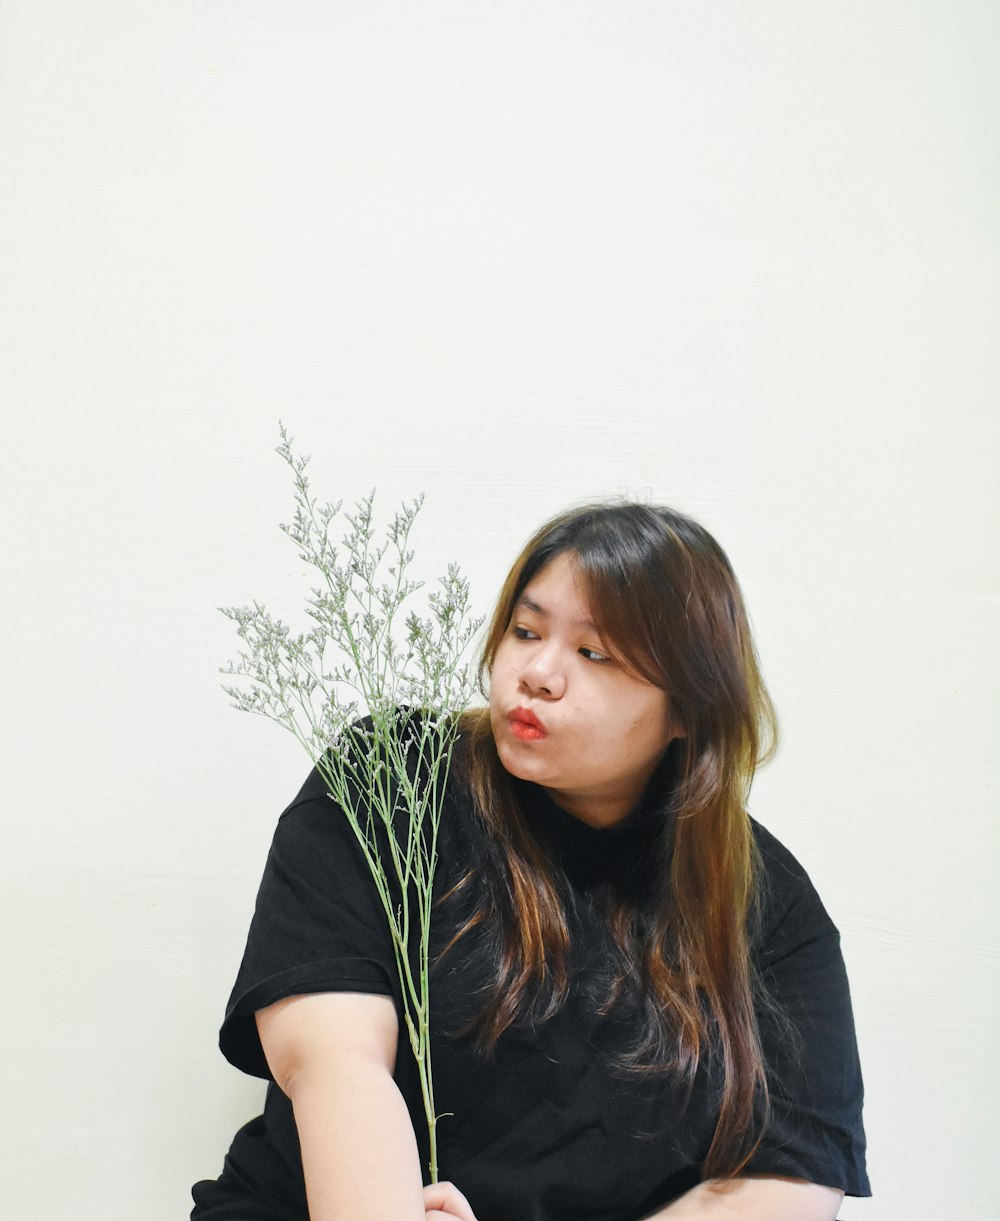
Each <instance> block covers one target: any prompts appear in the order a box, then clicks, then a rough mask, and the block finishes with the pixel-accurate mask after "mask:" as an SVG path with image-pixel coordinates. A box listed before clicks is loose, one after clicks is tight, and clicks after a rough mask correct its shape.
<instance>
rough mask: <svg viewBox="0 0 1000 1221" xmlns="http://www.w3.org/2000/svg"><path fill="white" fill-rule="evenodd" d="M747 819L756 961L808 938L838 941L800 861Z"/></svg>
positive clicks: (768, 960) (770, 960)
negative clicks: (752, 846) (754, 871)
mask: <svg viewBox="0 0 1000 1221" xmlns="http://www.w3.org/2000/svg"><path fill="white" fill-rule="evenodd" d="M750 822H751V826H752V828H753V834H754V840H755V842H756V845H757V852H758V859H759V870H758V877H757V928H756V937H755V949H756V952H757V954H758V956H759V958H760V961H761V965H762V966H772V965H774V964H775V963H776V962H777V961H778V960H779V959H780V958H781V957H783V956H784V954H786V953H788V952H790V951H791V950H793V949H796V948H801V947H803V946H805V945H807V944H810V943H812V942H816V941H826V942H830V943H832V944H833V945H838V944H839V934H838V932H837V928H836V925H835V924H834V923H833V921H832V920H831V919H830V916H829V914H828V913H827V910H826V908H825V907H824V906H823V901H822V900H821V899H820V897H819V895H818V894H817V892H816V888H815V886H814V885H813V883H812V881H811V879H810V877H809V874H808V873H807V872H806V870H805V868H804V866H803V865H802V864H801V862H800V861H799V860H798V859H797V857H795V856H794V855H793V854H792V853H791V852H790V851H789V850H788V849H787V848H786V847H785V845H784V844H782V843H781V841H780V840H778V839H777V838H776V837H775V836H774V835H772V834H771V832H770V831H768V830H767V828H766V827H764V826H762V825H761V824H760V823H759V822H757V821H756V820H755V819H751V820H750Z"/></svg>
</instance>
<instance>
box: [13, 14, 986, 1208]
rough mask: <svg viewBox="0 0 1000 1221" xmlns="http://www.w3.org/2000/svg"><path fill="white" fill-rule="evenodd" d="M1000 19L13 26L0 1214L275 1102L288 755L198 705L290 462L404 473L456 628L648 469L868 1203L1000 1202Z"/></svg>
mask: <svg viewBox="0 0 1000 1221" xmlns="http://www.w3.org/2000/svg"><path fill="white" fill-rule="evenodd" d="M998 35H1000V10H998V8H997V6H996V5H995V4H994V3H992V2H991V0H979V2H973V0H895V2H890V0H844V2H841V3H837V4H833V3H818V2H816V0H728V2H724V3H711V2H705V3H693V2H691V3H675V2H669V0H662V2H649V3H635V2H631V0H615V2H613V3H612V2H610V0H608V2H605V3H597V2H594V0H573V2H569V0H561V2H557V3H552V2H545V0H530V2H524V0H516V2H512V0H503V2H502V3H469V2H468V0H465V2H459V0H454V2H452V3H437V2H435V3H406V2H404V0H396V2H395V3H377V2H371V0H369V2H367V3H365V4H353V3H342V2H337V0H324V2H320V0H316V2H313V3H307V2H305V0H281V3H278V2H274V3H264V2H263V0H213V2H212V3H205V2H204V0H145V2H135V3H131V4H129V3H126V2H125V0H7V2H6V3H5V4H3V6H2V7H0V182H2V187H0V192H2V216H0V246H2V250H0V257H2V271H0V280H2V282H0V294H2V310H3V319H2V336H3V339H2V347H0V366H2V369H0V372H2V379H0V386H2V391H0V393H2V396H3V398H2V409H3V431H2V450H3V471H2V484H0V486H2V488H3V492H4V496H5V511H4V513H3V514H2V524H0V529H2V530H3V543H4V548H3V556H4V561H3V565H4V566H3V572H4V580H3V582H2V586H3V592H2V598H3V624H4V627H3V635H2V638H3V651H4V658H3V663H2V664H3V675H4V679H3V687H4V691H5V696H4V699H3V717H4V731H3V734H2V741H3V745H4V755H5V759H4V764H3V769H2V785H3V799H2V800H3V805H2V809H3V819H4V837H3V838H4V846H3V850H2V853H0V874H2V898H0V904H2V910H0V937H2V939H3V974H4V978H5V981H6V983H5V989H4V991H5V1000H4V1003H3V1006H2V1008H0V1033H2V1038H3V1045H4V1047H5V1048H6V1054H5V1057H4V1059H5V1069H4V1074H3V1077H4V1091H3V1092H4V1100H3V1107H2V1114H3V1119H2V1121H0V1122H2V1123H3V1125H4V1129H5V1131H4V1133H3V1136H2V1140H0V1147H2V1149H3V1160H4V1164H5V1170H4V1173H3V1175H2V1177H0V1201H2V1202H3V1211H4V1213H5V1215H8V1216H11V1217H17V1218H18V1219H19V1221H36V1219H37V1221H97V1219H98V1218H99V1219H100V1221H125V1219H128V1221H132V1218H135V1217H138V1216H142V1217H144V1218H147V1219H148V1221H168V1219H172V1218H178V1217H182V1216H186V1215H187V1210H188V1208H189V1203H188V1197H187V1192H188V1186H189V1184H190V1183H191V1181H193V1180H194V1179H197V1178H199V1177H203V1176H207V1175H214V1174H215V1173H217V1171H218V1169H219V1167H220V1164H221V1158H222V1155H223V1153H224V1151H225V1149H226V1147H227V1144H228V1141H229V1139H230V1137H231V1135H232V1132H233V1131H234V1129H235V1127H236V1126H237V1125H238V1124H239V1123H241V1122H243V1120H245V1119H246V1118H249V1116H250V1115H251V1114H253V1113H254V1111H255V1108H256V1107H257V1106H258V1104H259V1101H260V1098H261V1088H260V1085H259V1083H255V1082H252V1081H248V1080H244V1079H242V1078H241V1077H240V1076H239V1074H237V1073H236V1072H235V1070H232V1069H230V1068H229V1067H228V1066H227V1065H226V1064H225V1062H224V1061H223V1060H222V1059H221V1057H220V1055H219V1054H218V1052H217V1051H216V1049H215V1034H216V1028H217V1026H218V1023H219V1020H220V1017H221V1013H222V1009H223V1005H224V1003H225V1000H226V997H227V995H228V990H229V987H230V985H231V982H232V978H233V976H234V973H235V970H236V966H237V964H238V960H239V956H240V952H241V949H242V944H243V938H244V936H245V932H246V926H247V922H248V919H249V915H250V911H251V906H252V902H253V896H254V893H255V889H256V885H257V879H258V875H259V871H260V868H261V865H262V863H263V858H264V854H265V852H266V848H267V844H268V841H269V838H270V834H271V830H272V827H273V823H274V820H275V818H276V816H277V813H278V812H279V810H280V809H281V808H282V806H283V805H284V803H285V802H286V801H287V800H288V798H289V797H290V796H291V795H292V794H293V792H294V791H295V790H296V788H297V786H298V784H299V782H300V779H301V777H302V776H303V774H304V771H305V769H306V766H307V762H306V760H305V758H304V756H303V757H301V758H300V757H299V754H298V753H297V750H298V748H297V747H296V746H295V744H294V743H293V742H292V741H291V739H289V740H288V741H285V740H284V739H283V737H282V735H281V734H279V732H278V730H277V729H274V728H273V727H272V726H270V725H267V724H266V723H264V722H260V721H256V720H253V719H251V718H249V717H245V716H239V715H237V714H236V713H235V712H233V711H231V710H229V708H228V707H227V703H226V700H225V698H224V697H223V696H222V695H221V693H220V692H219V690H218V687H217V682H218V676H217V674H216V672H215V671H216V667H217V666H218V665H219V664H221V663H222V662H223V661H225V660H226V659H227V658H228V657H229V656H230V655H231V653H232V650H233V646H234V637H233V634H232V632H231V629H230V625H229V624H228V623H227V622H226V621H224V620H223V619H222V618H221V616H219V615H218V614H217V613H216V609H215V608H216V607H217V606H219V605H221V604H226V603H233V602H243V601H247V600H249V599H252V598H254V597H257V598H261V599H264V600H266V601H268V602H269V603H271V604H272V605H273V607H274V608H275V609H276V610H281V611H283V612H286V613H289V612H292V611H294V608H295V607H296V606H297V605H298V602H299V600H300V594H301V593H302V590H303V573H302V572H301V566H300V565H299V563H298V561H297V560H296V558H295V555H294V552H293V550H292V548H291V547H290V546H289V545H288V544H287V542H286V540H285V539H284V537H283V536H282V535H281V534H280V533H279V532H278V530H277V528H276V527H277V523H278V522H279V521H282V520H287V518H288V516H289V511H290V504H291V498H290V488H289V483H288V480H287V478H286V476H285V471H284V468H283V467H282V465H281V463H280V461H279V459H277V458H276V457H274V456H273V454H272V453H271V450H272V448H273V446H274V444H275V443H276V442H277V421H278V419H279V418H283V419H284V420H286V421H287V423H288V425H289V427H290V429H291V431H292V433H293V434H294V435H295V436H296V438H297V439H298V444H299V448H300V449H302V450H304V451H307V452H312V453H313V454H314V461H313V472H314V479H315V482H316V485H317V487H318V488H319V489H321V490H323V491H325V492H326V493H327V494H328V495H329V496H331V497H337V496H345V497H347V498H348V500H351V499H352V498H355V497H356V496H358V495H360V494H361V493H363V492H365V491H367V490H368V489H369V488H370V487H371V486H372V485H375V484H377V485H378V488H379V492H380V495H381V500H382V504H383V505H385V506H391V505H393V504H394V503H395V502H396V501H398V500H399V499H401V498H402V497H404V496H411V495H414V494H416V493H417V492H419V491H421V490H425V491H426V493H427V507H426V510H425V512H424V515H423V525H422V528H421V530H420V533H419V537H418V539H417V544H418V549H419V552H420V556H421V559H422V561H423V563H424V564H425V565H426V567H427V569H428V571H429V572H431V573H433V572H436V571H437V570H439V569H440V568H441V567H443V565H444V563H445V561H446V560H447V559H450V558H454V559H458V560H459V561H461V562H462V563H463V565H464V566H465V568H466V570H467V571H468V572H469V574H470V575H471V577H472V579H473V582H474V587H475V591H476V596H477V601H478V603H479V604H480V605H481V606H482V607H485V606H486V604H487V603H488V601H489V599H490V597H491V595H492V593H493V591H494V588H495V586H496V585H497V582H498V580H499V578H500V576H501V574H502V572H503V570H504V568H505V565H506V564H507V563H508V562H509V560H510V559H511V557H512V556H513V554H514V552H515V551H516V549H517V548H518V547H519V545H520V543H521V541H522V540H523V538H524V537H525V535H526V533H527V532H528V531H529V529H531V528H532V527H533V526H535V525H536V524H537V523H538V522H540V521H541V520H542V519H543V518H544V517H545V516H546V515H547V514H549V513H550V512H552V511H554V510H556V509H557V508H560V507H562V506H564V505H566V504H567V503H569V502H571V501H575V500H579V499H583V498H590V497H593V496H595V495H598V494H602V493H615V492H623V491H624V492H631V493H634V494H637V495H640V496H648V497H653V498H655V499H661V500H665V501H667V502H671V503H674V504H676V505H678V506H680V507H682V508H685V509H687V510H688V511H690V512H693V513H694V514H695V515H698V516H700V517H701V518H702V519H703V520H704V521H705V523H706V524H707V525H708V526H709V527H710V528H712V529H713V530H714V531H715V532H716V533H717V535H718V536H719V538H720V539H721V540H722V541H723V543H724V545H725V546H726V547H727V548H728V550H729V551H730V554H731V556H732V558H733V560H734V562H735V564H736V566H737V570H738V571H739V572H740V573H741V575H742V578H743V582H744V585H745V589H746V592H747V596H748V599H749V602H750V606H751V611H752V614H753V616H754V619H755V622H756V626H757V630H758V633H759V642H760V647H761V652H762V654H763V658H764V662H765V667H766V671H767V674H768V676H769V678H770V681H771V683H772V685H773V689H774V693H775V695H776V698H777V702H778V705H779V708H780V711H781V713H782V718H783V723H784V729H785V744H784V749H783V753H782V754H781V755H780V757H779V759H778V761H777V762H776V763H775V764H774V765H773V766H772V767H771V768H770V769H769V770H768V771H767V772H766V773H765V774H763V775H762V776H761V778H760V782H759V785H758V788H757V790H756V799H755V804H754V810H755V812H756V814H757V815H758V816H759V817H760V818H762V819H763V821H765V822H766V823H767V824H769V825H770V826H771V828H772V829H773V830H774V831H776V832H777V833H778V835H779V836H780V837H782V838H784V839H785V840H786V842H787V843H788V844H789V845H790V846H791V847H792V848H793V850H795V851H796V852H797V853H798V854H799V855H800V856H801V858H802V859H803V860H804V862H805V863H806V864H807V866H808V867H809V868H810V870H811V872H812V874H813V876H814V878H815V879H816V881H817V883H818V885H819V887H820V889H821V892H822V893H823V895H824V897H825V899H826V901H827V905H828V906H829V907H830V909H831V910H832V912H833V913H834V915H835V917H836V918H837V920H838V922H839V924H840V925H841V927H842V929H843V932H844V942H845V949H846V954H847V958H848V965H849V967H850V970H851V974H852V979H853V986H854V993H855V1001H856V1009H857V1020H858V1026H859V1032H860V1038H861V1043H862V1052H863V1056H864V1062H865V1067H866V1074H867V1080H868V1087H869V1105H868V1110H867V1118H868V1126H869V1136H870V1144H871V1172H872V1178H873V1182H874V1185H875V1188H876V1191H877V1196H876V1199H875V1200H874V1201H872V1202H870V1203H866V1202H850V1201H849V1202H848V1203H847V1204H846V1205H845V1207H844V1210H843V1216H844V1217H845V1218H858V1219H862V1221H867V1219H872V1221H874V1219H878V1221H897V1219H898V1221H932V1219H934V1221H936V1219H938V1218H943V1217H949V1218H950V1217H961V1218H963V1221H988V1219H993V1221H995V1219H997V1218H1000V1200H998V1194H997V1189H996V1185H995V1175H994V1173H993V1165H992V1161H993V1157H994V1146H995V1140H996V1135H997V1130H998V1125H997V1119H998V1115H997V1110H998V1105H997V1098H998V1086H1000V1081H998V1057H997V1050H996V1046H997V1029H996V1019H995V1013H996V1009H997V1004H998V1002H1000V989H998V984H997V970H996V967H997V958H998V954H1000V938H998V934H997V914H998V913H997V903H996V899H995V892H996V864H997V833H996V821H995V815H996V779H997V766H996V761H995V742H996V739H997V730H998V728H1000V726H998V717H997V705H996V701H995V699H994V691H995V688H996V679H997V660H998V658H997V654H998V646H997V630H996V628H997V623H996V606H997V593H998V572H997V559H996V525H997V509H998V496H997V492H996V490H995V489H996V471H997V456H998V454H997V449H998V447H997V433H998V413H997V389H998V380H1000V379H998V362H997V347H996V337H997V333H998V331H997V327H998V322H1000V308H998V283H1000V281H998V278H997V273H998V269H1000V268H998V263H1000V260H998V220H1000V212H998V202H997V201H998V187H1000V142H998V132H997V123H996V116H997V113H998V102H1000V97H998V93H1000V89H998V86H997V76H996V55H997V37H998Z"/></svg>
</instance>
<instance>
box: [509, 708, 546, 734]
mask: <svg viewBox="0 0 1000 1221" xmlns="http://www.w3.org/2000/svg"><path fill="white" fill-rule="evenodd" d="M507 724H508V725H509V726H510V731H511V733H512V734H513V735H514V737H515V738H519V739H520V740H521V741H522V742H537V741H539V740H540V739H541V738H544V737H545V735H546V733H547V730H546V728H545V726H544V725H543V724H542V722H541V721H540V720H539V719H538V717H537V716H535V714H534V713H533V712H532V711H531V709H530V708H515V709H514V710H513V712H510V713H508V715H507Z"/></svg>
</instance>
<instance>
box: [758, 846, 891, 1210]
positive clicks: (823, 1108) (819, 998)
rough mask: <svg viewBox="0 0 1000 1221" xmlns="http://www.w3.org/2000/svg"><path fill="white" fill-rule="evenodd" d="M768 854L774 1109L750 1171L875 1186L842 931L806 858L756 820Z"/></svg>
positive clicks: (849, 1189)
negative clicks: (798, 857)
mask: <svg viewBox="0 0 1000 1221" xmlns="http://www.w3.org/2000/svg"><path fill="white" fill-rule="evenodd" d="M755 832H756V834H757V842H758V846H759V848H760V852H761V858H762V863H763V883H764V885H763V901H762V910H761V922H760V934H759V938H758V942H757V947H756V960H757V967H758V970H759V972H760V978H761V982H762V983H763V986H764V989H765V991H766V993H767V996H768V998H769V1000H768V1001H767V1002H765V1003H764V1004H763V1006H762V1010H761V1037H762V1041H763V1046H764V1056H765V1060H766V1062H767V1066H768V1084H769V1089H770V1116H769V1119H768V1123H767V1126H766V1128H765V1130H764V1134H763V1139H762V1141H761V1144H760V1146H759V1147H758V1149H757V1151H756V1152H755V1153H754V1155H753V1157H752V1158H751V1160H750V1162H749V1164H748V1166H747V1167H746V1171H745V1172H744V1173H750V1174H780V1175H787V1176H788V1177H791V1178H801V1179H806V1180H808V1181H810V1182H813V1183H820V1184H823V1185H824V1186H827V1187H836V1188H840V1189H841V1190H842V1191H844V1192H845V1193H846V1194H847V1195H854V1196H867V1195H870V1194H871V1188H870V1186H869V1183H868V1176H867V1173H866V1169H865V1134H864V1127H863V1124H862V1116H861V1112H862V1102H863V1096H864V1090H863V1085H862V1078H861V1066H860V1062H859V1058H858V1048H857V1041H856V1038H855V1031H854V1017H853V1013H852V1010H851V996H850V990H849V988H848V983H847V973H846V970H845V968H844V960H843V956H842V955H841V951H840V934H839V933H838V931H837V929H836V927H835V925H834V924H833V922H832V920H831V919H830V917H829V916H828V915H827V913H826V910H825V909H824V907H823V904H822V902H821V901H820V898H819V896H818V895H817V893H816V891H815V889H814V888H813V885H812V883H811V882H810V880H809V878H808V876H807V875H806V873H805V871H804V870H803V868H802V866H801V865H800V864H799V863H798V861H796V860H795V858H794V857H793V856H792V855H791V853H789V852H788V851H787V850H786V849H785V848H783V847H782V845H781V844H779V843H778V841H777V840H776V839H775V838H774V837H773V836H772V835H770V834H769V833H768V832H767V831H765V830H764V828H762V827H760V826H755Z"/></svg>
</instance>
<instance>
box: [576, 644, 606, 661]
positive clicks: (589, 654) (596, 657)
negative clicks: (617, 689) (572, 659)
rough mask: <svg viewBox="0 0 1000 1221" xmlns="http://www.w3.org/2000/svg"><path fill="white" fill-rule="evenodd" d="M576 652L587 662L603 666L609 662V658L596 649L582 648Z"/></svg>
mask: <svg viewBox="0 0 1000 1221" xmlns="http://www.w3.org/2000/svg"><path fill="white" fill-rule="evenodd" d="M577 651H578V652H579V654H580V656H581V657H585V658H586V659H587V661H592V662H595V663H596V664H597V665H603V664H604V663H606V662H610V661H611V658H610V657H608V655H607V654H606V653H599V652H598V651H597V649H588V648H582V649H578V650H577Z"/></svg>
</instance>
